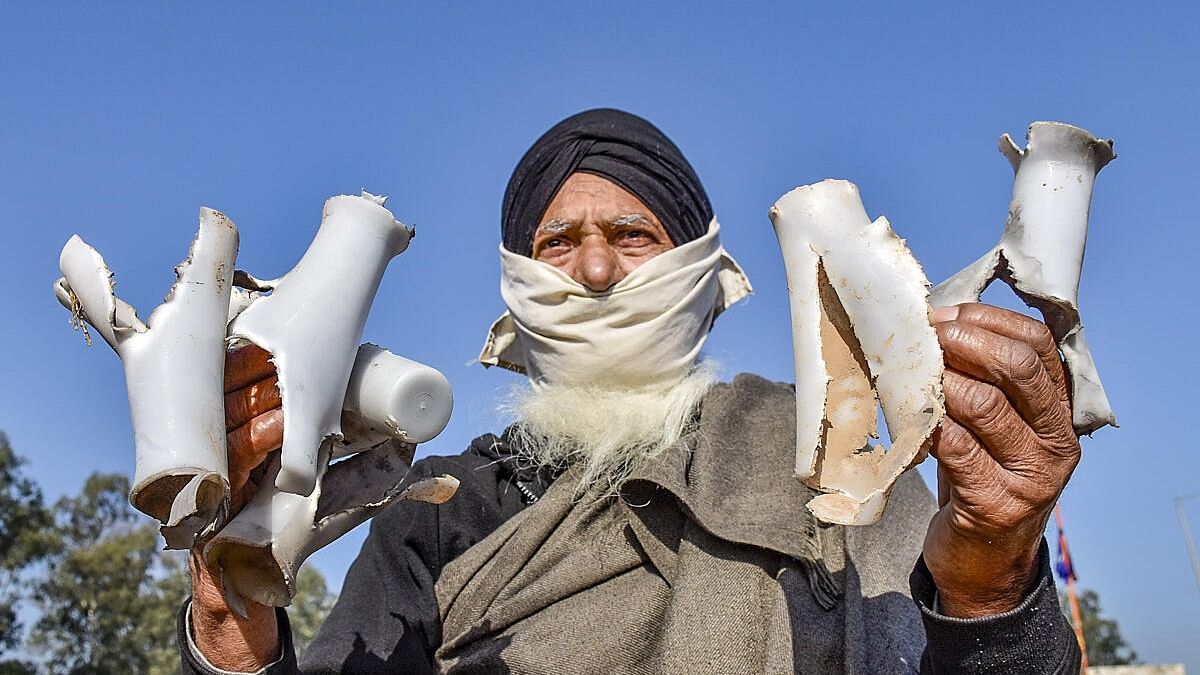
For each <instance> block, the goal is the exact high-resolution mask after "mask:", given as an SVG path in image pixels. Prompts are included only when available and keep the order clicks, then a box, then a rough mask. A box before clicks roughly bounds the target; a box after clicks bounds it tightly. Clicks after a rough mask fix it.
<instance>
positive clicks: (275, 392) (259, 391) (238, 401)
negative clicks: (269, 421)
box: [225, 376, 283, 429]
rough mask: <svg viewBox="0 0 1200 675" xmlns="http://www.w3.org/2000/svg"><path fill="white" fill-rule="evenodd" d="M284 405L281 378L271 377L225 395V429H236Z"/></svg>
mask: <svg viewBox="0 0 1200 675" xmlns="http://www.w3.org/2000/svg"><path fill="white" fill-rule="evenodd" d="M281 405H283V399H282V397H281V396H280V394H279V378H277V377H274V376H272V377H269V378H267V379H265V380H260V381H258V382H255V383H254V384H251V385H249V386H246V387H243V388H241V389H236V390H234V391H231V392H229V393H227V394H225V428H226V429H236V428H237V427H240V426H241V425H243V424H245V423H246V422H248V421H250V420H251V419H253V418H255V417H258V416H259V415H261V414H263V413H265V412H270V411H271V410H274V409H275V408H278V407H280V406H281Z"/></svg>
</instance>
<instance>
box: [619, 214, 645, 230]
mask: <svg viewBox="0 0 1200 675" xmlns="http://www.w3.org/2000/svg"><path fill="white" fill-rule="evenodd" d="M648 222H650V219H649V218H647V217H646V216H643V215H642V214H640V213H627V214H625V215H623V216H617V217H616V218H613V221H612V224H613V225H615V226H617V227H621V226H623V225H632V224H634V223H648Z"/></svg>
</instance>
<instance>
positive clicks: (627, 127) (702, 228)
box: [501, 109, 713, 256]
mask: <svg viewBox="0 0 1200 675" xmlns="http://www.w3.org/2000/svg"><path fill="white" fill-rule="evenodd" d="M573 173H590V174H594V175H597V176H600V177H601V178H606V179H608V180H610V181H612V182H613V183H616V184H617V185H619V186H621V187H622V188H624V189H625V190H626V191H627V192H629V193H631V194H633V195H636V196H637V197H638V198H639V199H641V200H642V202H644V203H645V204H646V206H648V207H650V210H651V211H653V212H654V215H656V216H658V219H659V221H660V222H662V224H663V227H664V228H665V229H666V231H667V234H668V235H669V236H670V237H671V242H672V243H674V244H675V245H676V246H679V245H681V244H685V243H687V242H689V241H692V240H693V239H696V238H698V237H700V236H702V235H704V233H705V232H706V231H707V230H708V223H709V221H711V220H712V218H713V212H712V206H711V205H710V204H709V201H708V195H707V194H705V192H704V186H703V185H701V183H700V179H699V178H698V177H697V176H696V172H695V171H694V170H693V169H692V166H691V165H690V164H688V161H687V159H686V158H684V156H683V153H682V152H680V150H679V148H678V147H676V146H675V144H674V143H672V142H671V139H669V138H667V137H666V135H664V134H663V133H662V132H661V131H659V130H658V129H657V128H656V127H655V126H654V125H652V124H650V123H649V122H647V121H646V120H644V119H642V118H641V117H638V116H636V115H631V114H629V113H627V112H622V111H620V110H612V109H599V110H588V111H586V112H582V113H579V114H577V115H572V116H571V117H568V118H567V119H565V120H563V121H562V122H559V123H558V124H556V125H554V127H552V128H551V129H550V130H549V131H547V132H546V133H545V134H543V135H542V137H541V138H539V139H538V140H537V142H536V143H534V144H533V147H531V148H529V151H528V152H526V153H525V156H524V157H522V158H521V161H520V162H519V163H518V164H517V167H516V169H514V170H513V174H512V178H510V179H509V181H508V188H507V189H506V190H505V192H504V207H503V212H502V213H501V233H502V235H503V241H504V247H505V248H507V249H508V250H509V251H510V252H512V253H517V254H519V255H526V256H529V255H532V254H533V235H534V231H535V230H536V229H537V227H538V225H539V224H540V220H541V218H542V215H543V214H544V213H545V212H546V207H547V206H549V205H550V202H551V200H553V199H554V195H555V194H557V193H558V190H559V188H561V187H562V185H563V183H564V182H565V181H566V180H567V178H568V177H569V176H570V175H571V174H573Z"/></svg>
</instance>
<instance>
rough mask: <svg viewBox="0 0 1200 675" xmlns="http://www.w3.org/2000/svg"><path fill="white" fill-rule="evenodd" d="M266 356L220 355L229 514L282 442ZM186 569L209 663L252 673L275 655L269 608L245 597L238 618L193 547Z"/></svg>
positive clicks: (248, 495) (255, 352) (197, 635)
mask: <svg viewBox="0 0 1200 675" xmlns="http://www.w3.org/2000/svg"><path fill="white" fill-rule="evenodd" d="M270 357H271V355H270V354H269V353H267V352H266V351H263V350H262V349H259V348H258V347H255V346H254V345H248V346H245V347H240V348H238V349H236V350H234V351H231V352H229V353H227V354H226V356H225V431H226V441H227V447H228V455H229V488H230V499H229V516H228V517H229V518H232V517H233V516H234V515H236V514H237V512H238V511H240V510H241V509H242V507H243V506H245V505H246V503H247V502H249V501H250V499H252V498H253V497H254V494H255V493H256V492H257V491H258V489H259V485H258V484H257V483H256V481H255V480H254V479H252V477H251V476H252V475H253V474H254V470H255V469H256V468H257V467H258V466H260V465H261V464H262V463H263V460H265V459H266V458H267V455H269V454H270V453H272V452H274V451H275V450H278V449H279V448H280V447H281V446H282V445H283V408H282V405H283V403H282V400H281V398H280V394H279V379H278V378H277V376H276V373H275V367H274V366H273V365H272V364H271V361H270ZM190 565H191V571H192V632H193V639H194V640H195V641H196V646H197V647H199V648H200V651H201V652H202V653H203V654H204V656H205V658H207V659H208V660H209V662H210V663H212V664H213V665H214V666H216V667H218V668H221V669H223V670H230V671H235V672H236V671H243V672H254V671H256V670H259V669H261V668H262V667H263V666H265V665H267V664H268V663H271V662H272V661H274V660H276V659H277V658H278V657H279V640H278V637H279V635H278V633H279V628H278V625H277V623H276V621H275V608H274V607H267V606H266V605H260V604H258V603H256V602H253V601H251V600H245V604H246V614H247V618H245V619H243V618H242V617H240V616H238V615H237V613H236V612H234V611H233V610H232V609H230V608H229V606H228V605H227V604H226V603H225V596H224V594H223V593H222V591H221V581H220V575H219V573H218V572H217V571H216V570H210V569H209V568H208V566H207V565H205V563H204V560H203V557H202V556H201V555H200V552H199V551H198V550H196V549H193V550H192V555H191V558H190Z"/></svg>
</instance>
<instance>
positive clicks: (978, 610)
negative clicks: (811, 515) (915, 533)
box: [924, 304, 1079, 617]
mask: <svg viewBox="0 0 1200 675" xmlns="http://www.w3.org/2000/svg"><path fill="white" fill-rule="evenodd" d="M931 319H932V321H933V323H934V328H935V329H936V330H937V334H938V340H939V342H940V343H941V346H942V351H943V352H944V354H945V359H946V373H945V377H944V379H943V385H944V392H945V396H946V413H947V414H946V417H945V418H944V419H943V420H942V423H941V426H940V427H939V429H938V431H937V434H936V435H935V437H934V443H933V449H932V454H933V455H934V457H936V458H937V460H938V483H939V486H938V493H939V498H938V502H939V506H940V510H939V511H938V513H937V514H936V515H935V516H934V517H933V520H932V521H931V522H930V524H929V531H928V533H927V534H926V536H925V550H924V556H925V564H926V565H927V566H928V567H929V571H930V573H931V574H932V575H933V580H934V582H935V583H936V584H937V587H938V597H939V600H940V604H941V611H942V613H944V614H946V615H949V616H958V617H979V616H989V615H994V614H999V613H1001V612H1005V611H1008V610H1010V609H1013V608H1014V607H1016V606H1017V605H1018V604H1020V602H1021V601H1022V600H1023V599H1024V598H1025V597H1026V596H1027V595H1028V594H1029V592H1030V591H1031V590H1032V589H1033V586H1034V583H1035V582H1036V580H1037V573H1038V571H1037V567H1036V563H1037V552H1038V548H1039V545H1040V544H1041V540H1042V533H1043V532H1044V531H1045V527H1046V520H1047V518H1048V517H1049V515H1050V512H1051V510H1052V509H1053V508H1054V503H1055V501H1056V500H1057V499H1058V495H1059V493H1061V492H1062V489H1063V487H1064V486H1066V484H1067V480H1068V479H1069V478H1070V477H1071V472H1072V471H1074V470H1075V465H1076V464H1077V463H1078V462H1079V440H1078V438H1077V437H1076V436H1075V430H1074V428H1073V427H1072V425H1071V402H1070V398H1069V394H1068V389H1067V380H1066V374H1065V371H1064V369H1063V364H1062V360H1061V359H1060V358H1059V354H1058V348H1057V346H1056V345H1055V342H1054V338H1053V337H1052V336H1051V335H1050V331H1049V329H1048V328H1046V325H1045V324H1043V323H1041V322H1040V321H1037V320H1035V319H1032V318H1030V317H1027V316H1025V315H1023V314H1018V313H1016V312H1010V311H1008V310H1004V309H1000V308H997V307H991V306H988V305H982V304H965V305H958V306H956V307H945V308H940V309H937V310H935V311H934V312H933V314H932V316H931Z"/></svg>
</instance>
